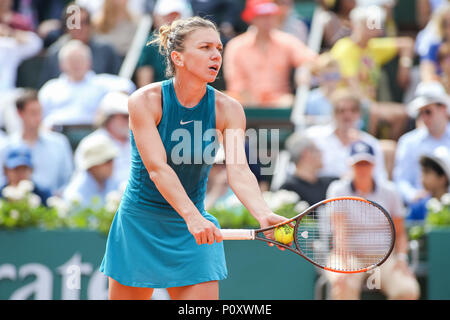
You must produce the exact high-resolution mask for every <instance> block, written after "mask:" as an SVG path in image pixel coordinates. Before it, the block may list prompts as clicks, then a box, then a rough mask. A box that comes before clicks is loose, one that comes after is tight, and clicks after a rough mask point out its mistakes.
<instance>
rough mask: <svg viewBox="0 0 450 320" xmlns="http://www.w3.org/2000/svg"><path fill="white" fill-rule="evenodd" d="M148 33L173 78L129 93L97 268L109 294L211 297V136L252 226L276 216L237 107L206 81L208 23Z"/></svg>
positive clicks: (213, 36)
mask: <svg viewBox="0 0 450 320" xmlns="http://www.w3.org/2000/svg"><path fill="white" fill-rule="evenodd" d="M155 41H157V42H159V44H160V49H161V51H162V52H163V53H164V54H165V56H166V58H167V66H168V74H169V75H171V76H172V77H173V78H171V79H170V80H166V81H163V82H158V83H152V84H150V85H148V86H145V87H143V88H141V89H139V90H138V91H136V92H135V93H134V94H133V95H132V96H131V97H130V98H129V102H128V109H129V114H130V128H131V144H132V161H131V162H132V164H131V172H130V179H129V181H128V185H127V189H126V191H125V194H124V195H123V198H122V202H121V204H120V207H119V210H118V212H117V213H116V216H115V218H114V221H113V223H112V225H111V230H110V233H109V236H108V241H107V246H106V253H105V256H104V258H103V262H102V265H101V267H100V270H101V271H102V272H104V273H105V274H106V275H107V276H108V277H109V298H110V299H149V298H150V297H151V296H152V293H153V288H167V291H168V293H169V295H170V297H171V298H172V299H218V297H219V289H218V280H222V279H225V278H226V276H227V268H226V264H225V258H224V250H223V244H222V243H221V241H222V235H221V232H220V229H219V224H218V222H217V220H216V219H215V218H214V217H213V216H211V215H210V214H209V213H207V212H206V211H205V209H204V198H205V193H206V182H207V178H208V174H209V171H210V168H211V165H212V163H213V161H214V156H215V152H216V150H218V149H219V145H218V142H219V141H220V142H223V145H224V148H225V157H226V166H227V176H228V181H229V185H230V187H231V188H232V189H233V191H234V192H235V194H236V195H237V196H238V197H239V199H240V200H241V201H242V203H243V204H244V205H245V206H246V207H247V208H248V209H249V211H250V212H251V214H252V215H253V216H254V217H255V219H257V220H258V222H259V224H260V225H261V227H266V226H269V225H273V224H276V223H279V222H282V221H285V220H286V218H284V217H281V216H278V215H276V214H274V213H273V212H272V211H271V210H270V208H269V207H268V206H267V204H266V203H265V202H264V200H263V198H262V196H261V192H260V189H259V187H258V183H257V180H256V178H255V176H254V175H253V174H252V173H251V171H250V169H249V167H248V164H247V161H246V156H245V149H244V139H245V124H246V120H245V114H244V111H243V108H242V106H241V105H240V104H239V103H238V102H236V101H235V100H233V99H231V98H229V97H228V96H226V95H224V94H223V93H221V92H219V91H216V90H214V89H213V88H212V87H210V86H209V85H208V83H210V82H213V81H214V80H215V79H216V76H217V74H218V72H219V69H220V67H221V64H222V56H221V53H222V43H221V41H220V36H219V33H218V31H217V29H216V27H215V25H214V24H213V23H212V22H210V21H208V20H205V19H202V18H199V17H194V18H189V19H186V20H177V21H175V22H173V23H172V24H171V25H170V26H167V25H166V26H163V27H161V28H160V30H159V38H158V39H156V40H155ZM266 236H268V237H270V238H273V233H272V234H270V233H268V234H267V235H266Z"/></svg>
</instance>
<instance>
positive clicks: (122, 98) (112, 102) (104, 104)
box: [96, 91, 128, 127]
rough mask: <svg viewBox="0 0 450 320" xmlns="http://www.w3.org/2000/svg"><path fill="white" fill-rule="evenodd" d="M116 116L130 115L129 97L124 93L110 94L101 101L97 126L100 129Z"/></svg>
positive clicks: (115, 92)
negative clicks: (110, 118)
mask: <svg viewBox="0 0 450 320" xmlns="http://www.w3.org/2000/svg"><path fill="white" fill-rule="evenodd" d="M114 114H128V95H127V94H126V93H123V92H118V91H114V92H109V93H107V94H106V95H105V96H104V97H103V99H102V100H101V101H100V105H99V106H98V110H97V119H96V124H97V125H98V126H99V127H100V126H102V125H103V124H104V123H105V121H106V120H107V119H108V118H109V117H110V116H112V115H114Z"/></svg>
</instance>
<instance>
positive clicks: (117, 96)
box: [75, 92, 131, 181]
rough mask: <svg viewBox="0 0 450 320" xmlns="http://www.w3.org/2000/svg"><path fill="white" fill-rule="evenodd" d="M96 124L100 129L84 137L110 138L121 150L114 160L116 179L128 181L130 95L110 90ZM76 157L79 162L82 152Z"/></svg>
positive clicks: (101, 106) (102, 103)
mask: <svg viewBox="0 0 450 320" xmlns="http://www.w3.org/2000/svg"><path fill="white" fill-rule="evenodd" d="M96 126H97V127H98V129H97V130H95V131H94V132H92V133H91V134H89V135H88V136H86V137H85V138H83V139H91V137H92V136H93V135H101V136H106V137H108V138H110V139H111V141H113V143H114V145H115V147H116V149H117V150H119V152H118V154H117V157H116V158H115V160H114V169H113V176H114V179H115V180H118V181H128V177H129V173H130V172H129V171H130V166H131V144H130V128H129V124H128V95H127V94H125V93H121V92H110V93H108V94H106V95H105V96H104V97H103V99H102V101H101V102H100V106H99V108H98V113H97V119H96ZM81 141H83V140H81ZM80 143H81V142H80ZM75 159H76V160H75V161H76V162H77V163H78V162H79V161H80V154H75Z"/></svg>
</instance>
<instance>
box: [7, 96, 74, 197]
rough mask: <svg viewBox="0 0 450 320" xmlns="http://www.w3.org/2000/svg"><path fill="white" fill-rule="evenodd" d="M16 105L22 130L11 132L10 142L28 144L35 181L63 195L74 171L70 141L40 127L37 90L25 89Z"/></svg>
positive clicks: (40, 115)
mask: <svg viewBox="0 0 450 320" xmlns="http://www.w3.org/2000/svg"><path fill="white" fill-rule="evenodd" d="M16 106H17V112H18V115H19V117H20V119H21V120H22V124H23V126H22V127H23V129H22V132H20V133H15V134H13V135H11V136H10V138H9V141H8V144H7V145H9V144H25V145H27V146H28V147H29V149H30V151H31V154H32V164H33V176H32V177H33V181H35V182H36V183H37V184H38V185H39V186H41V187H43V188H45V189H48V190H49V191H50V192H51V193H52V194H60V193H61V192H62V189H63V188H64V187H65V185H66V184H67V183H68V182H69V180H70V177H71V176H72V172H73V160H72V159H73V155H72V149H71V147H70V144H69V141H68V140H67V138H66V137H65V136H64V135H62V134H60V133H56V132H51V131H47V130H45V129H42V128H41V123H42V107H41V105H40V103H39V100H38V97H37V91H35V90H33V89H25V90H24V91H23V93H22V94H21V95H20V97H19V98H18V99H17V101H16ZM3 149H4V148H2V150H3Z"/></svg>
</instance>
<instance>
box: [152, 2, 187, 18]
mask: <svg viewBox="0 0 450 320" xmlns="http://www.w3.org/2000/svg"><path fill="white" fill-rule="evenodd" d="M173 12H178V13H179V14H180V15H181V18H182V19H183V18H189V17H191V16H192V8H191V5H190V3H189V2H188V1H187V0H158V1H156V4H155V8H154V9H153V13H154V14H157V15H160V16H166V15H168V14H171V13H173Z"/></svg>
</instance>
